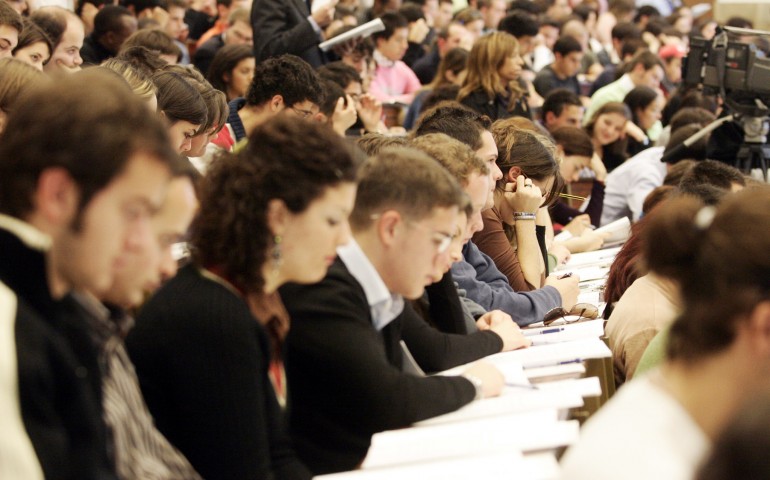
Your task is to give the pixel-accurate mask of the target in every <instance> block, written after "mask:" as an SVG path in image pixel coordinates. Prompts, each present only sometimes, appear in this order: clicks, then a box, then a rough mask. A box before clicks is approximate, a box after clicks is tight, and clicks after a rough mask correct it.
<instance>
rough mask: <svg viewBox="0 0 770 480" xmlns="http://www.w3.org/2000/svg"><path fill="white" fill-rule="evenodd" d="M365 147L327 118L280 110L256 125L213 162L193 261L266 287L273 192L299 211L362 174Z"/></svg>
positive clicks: (195, 230) (245, 285)
mask: <svg viewBox="0 0 770 480" xmlns="http://www.w3.org/2000/svg"><path fill="white" fill-rule="evenodd" d="M362 160H363V154H362V153H361V152H360V151H359V150H357V149H355V148H354V147H353V146H352V145H351V144H349V143H347V142H346V141H345V140H344V139H342V138H340V137H338V136H337V135H335V134H334V133H333V132H332V131H331V130H330V129H329V128H328V127H327V126H325V125H322V124H319V123H316V122H309V121H304V120H298V119H296V118H290V117H289V116H285V115H279V116H277V117H275V118H274V119H272V120H270V121H268V122H266V123H264V124H262V125H260V126H259V127H257V128H256V129H255V130H254V132H253V133H252V135H251V136H250V137H249V143H248V145H247V147H246V148H244V149H243V150H242V151H241V152H240V153H239V154H237V155H233V154H225V155H224V156H222V157H219V158H218V159H217V160H215V161H214V163H213V164H212V165H211V168H210V169H209V171H208V173H207V174H206V177H205V178H204V180H203V184H202V186H201V196H200V203H201V208H200V211H199V212H198V216H197V217H196V219H195V220H194V221H193V224H192V228H191V239H190V243H191V247H192V248H191V251H192V258H193V261H194V262H195V263H196V264H197V265H199V266H202V267H206V268H211V267H216V268H217V269H219V270H220V271H221V272H222V273H223V274H224V276H225V277H226V278H227V279H228V280H229V281H231V282H232V283H233V284H234V285H236V286H237V287H238V288H239V289H241V290H242V291H244V292H247V293H258V292H261V291H262V288H263V287H264V279H263V278H262V265H263V264H264V263H265V261H266V259H267V251H268V249H269V248H270V246H271V245H272V244H273V239H272V234H271V232H270V227H269V226H268V223H267V207H268V204H269V203H270V201H271V200H275V199H279V200H282V201H283V202H284V203H285V204H286V207H287V208H288V209H289V210H290V211H292V212H294V213H299V212H302V211H304V210H305V209H307V207H308V206H309V205H310V204H311V203H312V202H313V201H314V200H316V199H317V198H319V197H321V196H322V195H323V194H324V192H325V191H326V189H328V188H331V187H334V186H336V185H338V184H340V183H345V182H356V181H357V174H358V167H359V165H360V164H361V163H362Z"/></svg>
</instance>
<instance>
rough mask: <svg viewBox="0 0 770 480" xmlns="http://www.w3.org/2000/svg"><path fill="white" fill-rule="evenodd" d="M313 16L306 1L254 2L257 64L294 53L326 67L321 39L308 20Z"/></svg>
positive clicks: (253, 21)
mask: <svg viewBox="0 0 770 480" xmlns="http://www.w3.org/2000/svg"><path fill="white" fill-rule="evenodd" d="M309 16H310V11H309V10H308V7H307V4H305V2H304V1H303V0H254V2H253V3H252V4H251V26H252V28H253V29H254V55H256V57H257V63H259V62H261V61H262V60H265V59H266V58H270V57H277V56H279V55H283V54H285V53H290V54H292V55H296V56H298V57H300V58H301V59H303V60H304V61H306V62H307V63H309V64H310V65H311V66H312V67H313V68H317V67H319V66H321V65H323V64H324V63H325V62H326V58H325V56H324V54H323V52H322V51H321V49H320V48H318V44H319V43H320V40H319V37H318V34H317V33H316V31H315V30H314V29H313V26H312V25H311V24H310V22H309V21H308V19H307V17H309Z"/></svg>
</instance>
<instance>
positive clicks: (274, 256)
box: [270, 235, 283, 274]
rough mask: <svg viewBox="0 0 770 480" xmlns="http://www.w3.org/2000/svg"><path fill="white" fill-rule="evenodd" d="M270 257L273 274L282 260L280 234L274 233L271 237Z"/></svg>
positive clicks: (276, 271) (279, 266)
mask: <svg viewBox="0 0 770 480" xmlns="http://www.w3.org/2000/svg"><path fill="white" fill-rule="evenodd" d="M270 259H271V261H272V264H273V274H276V273H278V270H279V269H280V268H281V263H282V262H283V257H282V256H281V236H280V235H275V236H274V237H273V248H272V250H271V252H270Z"/></svg>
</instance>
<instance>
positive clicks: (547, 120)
mask: <svg viewBox="0 0 770 480" xmlns="http://www.w3.org/2000/svg"><path fill="white" fill-rule="evenodd" d="M543 120H544V121H545V124H546V125H550V124H551V123H553V121H554V120H556V115H555V114H554V113H553V112H545V118H544V119H543Z"/></svg>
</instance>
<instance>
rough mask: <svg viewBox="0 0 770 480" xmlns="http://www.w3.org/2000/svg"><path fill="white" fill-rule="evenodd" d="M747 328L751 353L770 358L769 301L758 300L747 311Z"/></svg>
mask: <svg viewBox="0 0 770 480" xmlns="http://www.w3.org/2000/svg"><path fill="white" fill-rule="evenodd" d="M747 330H748V332H746V333H747V338H748V341H749V342H751V345H752V350H753V353H754V354H755V355H757V357H758V358H767V359H768V360H770V301H764V302H760V303H759V304H757V305H756V306H755V307H754V309H753V310H752V311H751V313H749V319H748V323H747Z"/></svg>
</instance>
